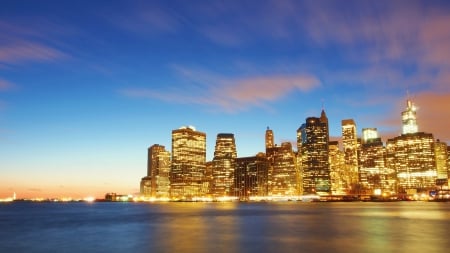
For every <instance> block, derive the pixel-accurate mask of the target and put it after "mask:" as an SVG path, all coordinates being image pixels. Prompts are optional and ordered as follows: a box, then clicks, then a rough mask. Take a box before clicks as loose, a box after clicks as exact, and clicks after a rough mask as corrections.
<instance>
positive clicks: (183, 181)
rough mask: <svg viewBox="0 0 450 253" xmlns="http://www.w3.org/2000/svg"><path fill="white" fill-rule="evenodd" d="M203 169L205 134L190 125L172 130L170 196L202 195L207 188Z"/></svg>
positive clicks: (183, 197) (204, 161) (179, 197)
mask: <svg viewBox="0 0 450 253" xmlns="http://www.w3.org/2000/svg"><path fill="white" fill-rule="evenodd" d="M205 170H206V134H205V133H202V132H198V131H196V130H195V128H194V127H191V126H188V127H181V128H179V129H176V130H173V131H172V166H171V173H170V182H171V189H170V193H171V197H172V198H174V199H191V198H193V197H200V196H204V195H205V194H206V193H207V190H208V184H207V180H206V179H205Z"/></svg>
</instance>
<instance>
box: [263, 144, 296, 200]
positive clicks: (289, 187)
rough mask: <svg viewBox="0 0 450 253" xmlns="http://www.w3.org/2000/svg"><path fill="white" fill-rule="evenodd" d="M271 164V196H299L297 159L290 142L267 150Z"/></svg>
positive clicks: (269, 185)
mask: <svg viewBox="0 0 450 253" xmlns="http://www.w3.org/2000/svg"><path fill="white" fill-rule="evenodd" d="M266 156H267V160H268V162H269V171H268V188H269V190H268V191H269V192H268V194H269V196H282V197H287V196H298V195H299V193H300V190H299V184H298V178H299V175H298V174H299V172H298V171H297V167H296V157H295V154H294V152H293V150H292V144H291V143H290V142H283V143H282V144H281V146H274V147H271V148H267V149H266Z"/></svg>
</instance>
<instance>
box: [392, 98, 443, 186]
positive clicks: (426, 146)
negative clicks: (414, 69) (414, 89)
mask: <svg viewBox="0 0 450 253" xmlns="http://www.w3.org/2000/svg"><path fill="white" fill-rule="evenodd" d="M402 124H403V127H402V128H403V134H402V135H400V136H398V137H395V138H392V139H388V140H387V144H386V151H387V154H386V162H387V164H386V165H387V167H388V168H389V169H394V170H395V171H396V174H397V181H398V185H399V190H400V191H403V190H409V189H412V190H422V189H427V188H431V187H434V186H435V184H436V178H437V172H436V156H435V149H434V145H435V143H434V138H433V135H432V134H430V133H424V132H417V130H418V127H417V122H416V112H415V107H414V106H413V104H412V102H411V101H410V100H408V101H407V108H406V111H404V112H402Z"/></svg>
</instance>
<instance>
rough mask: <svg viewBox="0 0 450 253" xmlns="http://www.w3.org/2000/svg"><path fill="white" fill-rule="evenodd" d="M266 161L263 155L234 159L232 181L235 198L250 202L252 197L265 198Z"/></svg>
mask: <svg viewBox="0 0 450 253" xmlns="http://www.w3.org/2000/svg"><path fill="white" fill-rule="evenodd" d="M267 173H268V161H267V159H266V156H265V154H264V153H258V154H257V155H256V156H251V157H239V158H237V159H236V170H235V172H234V175H235V176H234V180H235V186H236V195H235V196H236V197H238V198H239V200H250V199H251V198H252V197H266V196H267Z"/></svg>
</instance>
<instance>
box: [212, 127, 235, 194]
mask: <svg viewBox="0 0 450 253" xmlns="http://www.w3.org/2000/svg"><path fill="white" fill-rule="evenodd" d="M236 157H237V154H236V144H235V141H234V135H233V134H225V133H221V134H218V135H217V140H216V148H215V151H214V159H213V171H212V176H213V181H212V191H211V193H212V195H213V196H214V197H223V196H234V195H235V194H234V190H235V187H234V170H235V169H236Z"/></svg>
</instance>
